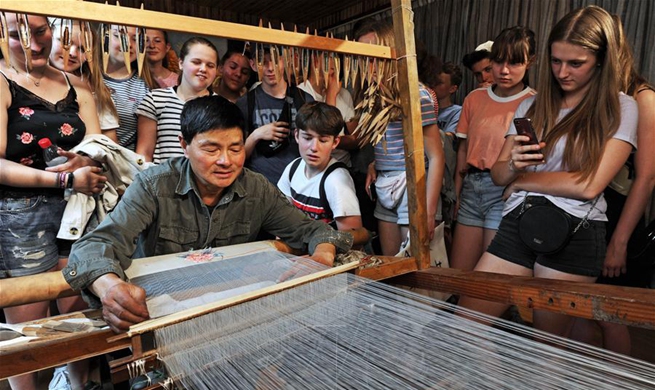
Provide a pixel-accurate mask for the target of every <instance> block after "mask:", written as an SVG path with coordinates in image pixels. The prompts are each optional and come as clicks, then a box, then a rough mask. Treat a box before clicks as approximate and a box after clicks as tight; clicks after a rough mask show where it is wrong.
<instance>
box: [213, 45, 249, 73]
mask: <svg viewBox="0 0 655 390" xmlns="http://www.w3.org/2000/svg"><path fill="white" fill-rule="evenodd" d="M233 54H239V55H242V56H244V57H246V58H247V59H248V60H252V53H250V50H243V49H241V50H239V49H237V48H231V49H228V50H227V51H226V52H225V54H223V57H221V62H220V64H221V65H223V64H225V61H227V60H229V59H230V57H232V55H233ZM248 69H250V68H248Z"/></svg>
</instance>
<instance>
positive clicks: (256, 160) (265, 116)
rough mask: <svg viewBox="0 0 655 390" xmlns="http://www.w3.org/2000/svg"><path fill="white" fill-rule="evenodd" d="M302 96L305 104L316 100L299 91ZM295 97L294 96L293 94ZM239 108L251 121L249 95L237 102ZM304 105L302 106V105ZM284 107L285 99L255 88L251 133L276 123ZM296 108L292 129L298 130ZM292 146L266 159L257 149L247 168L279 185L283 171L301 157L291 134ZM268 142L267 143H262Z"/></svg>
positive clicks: (292, 106)
mask: <svg viewBox="0 0 655 390" xmlns="http://www.w3.org/2000/svg"><path fill="white" fill-rule="evenodd" d="M299 92H300V94H301V95H303V96H304V98H305V101H304V102H303V103H305V102H312V101H314V99H313V98H312V97H311V96H310V95H309V94H307V93H306V92H303V91H299ZM291 96H292V97H293V96H294V95H293V94H291ZM236 104H237V106H238V107H239V109H240V110H241V112H242V113H243V117H244V118H245V120H246V122H249V121H250V118H248V94H246V95H243V96H241V97H240V98H239V100H237V103H236ZM300 105H302V104H300ZM283 107H284V99H282V98H276V97H273V96H270V95H269V94H267V93H266V92H264V90H263V89H262V86H261V85H259V86H257V88H255V108H254V110H253V114H252V115H253V118H252V124H253V128H252V129H249V131H250V132H252V131H254V130H255V129H257V128H259V127H261V126H264V125H267V124H269V123H272V122H275V121H277V120H278V118H279V117H280V115H281V114H282V108H283ZM296 113H297V112H296V107H295V104H292V105H291V129H295V128H296V123H295V119H296ZM289 141H290V144H289V146H287V147H286V148H284V149H283V150H281V151H278V152H277V153H276V154H274V155H272V156H270V157H266V156H264V155H262V154H260V153H259V152H258V151H257V149H256V148H255V150H253V152H252V154H251V155H250V159H249V160H248V162H247V164H246V165H247V167H248V168H250V169H252V170H253V171H255V172H259V173H261V174H262V175H264V176H265V177H266V178H267V179H268V180H269V181H270V182H271V183H272V184H273V185H277V182H278V181H279V180H280V176H281V175H282V171H284V168H286V166H287V165H288V164H289V163H290V162H291V161H293V160H295V159H296V158H298V157H300V152H299V151H298V144H297V143H296V140H295V138H294V136H293V134H289ZM260 142H266V141H260Z"/></svg>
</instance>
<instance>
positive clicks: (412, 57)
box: [391, 0, 430, 269]
mask: <svg viewBox="0 0 655 390" xmlns="http://www.w3.org/2000/svg"><path fill="white" fill-rule="evenodd" d="M391 9H392V10H393V12H392V14H393V29H394V35H395V41H396V52H397V54H398V88H399V90H400V102H401V105H402V111H403V134H404V138H405V171H406V173H407V194H408V197H407V198H408V199H407V201H408V204H409V232H410V237H411V249H410V250H411V252H412V256H414V257H415V258H416V261H417V262H418V268H419V269H424V268H428V267H430V249H429V245H430V236H429V234H428V228H427V220H428V217H427V209H426V182H425V157H424V156H425V154H424V152H423V126H422V124H421V99H420V95H419V89H418V83H419V81H418V70H417V69H418V68H417V65H416V45H415V43H414V22H413V20H412V15H413V13H412V11H411V9H412V2H411V0H392V1H391Z"/></svg>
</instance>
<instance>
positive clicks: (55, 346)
mask: <svg viewBox="0 0 655 390" xmlns="http://www.w3.org/2000/svg"><path fill="white" fill-rule="evenodd" d="M82 313H83V314H85V315H86V316H87V317H89V318H97V317H98V316H100V313H99V311H98V310H87V311H85V312H82ZM74 314H79V312H78V313H74ZM71 316H72V315H61V316H57V317H51V318H46V319H43V320H41V321H46V320H51V319H66V318H70V317H71ZM58 333H59V336H52V338H47V337H46V338H44V339H42V340H36V341H32V342H28V343H27V344H22V345H15V346H9V347H4V348H3V349H0V361H1V362H2V364H0V379H4V378H8V377H11V376H14V375H18V374H25V373H29V372H34V371H39V370H43V369H46V368H50V367H56V366H60V365H62V364H65V363H69V362H74V361H78V360H82V359H86V358H90V357H94V356H99V355H103V354H106V353H110V352H114V351H118V350H121V349H125V348H128V347H130V346H131V343H130V340H129V339H127V340H109V338H110V337H111V336H113V335H114V333H113V332H112V331H111V330H109V329H105V330H94V331H92V332H89V333H80V334H66V333H63V332H58Z"/></svg>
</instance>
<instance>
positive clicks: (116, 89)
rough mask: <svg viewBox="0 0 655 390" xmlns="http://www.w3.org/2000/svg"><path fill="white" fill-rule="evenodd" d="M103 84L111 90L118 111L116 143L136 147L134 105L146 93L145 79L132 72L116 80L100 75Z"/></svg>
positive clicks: (132, 148) (135, 105) (137, 103)
mask: <svg viewBox="0 0 655 390" xmlns="http://www.w3.org/2000/svg"><path fill="white" fill-rule="evenodd" d="M102 78H103V79H104V81H105V85H106V86H107V88H109V90H110V91H111V99H112V100H113V101H114V106H116V111H117V112H118V120H119V127H118V129H117V130H116V133H117V135H118V143H119V144H120V145H121V146H124V147H126V148H128V149H130V150H132V151H134V150H135V149H136V115H135V110H136V107H137V106H138V105H139V103H141V100H143V98H144V97H145V96H146V94H147V93H148V86H147V85H146V83H145V81H143V80H142V79H141V78H139V77H138V76H137V74H136V72H134V74H133V75H132V77H130V78H129V79H123V80H117V79H113V78H111V77H109V76H107V75H104V74H103V75H102Z"/></svg>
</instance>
